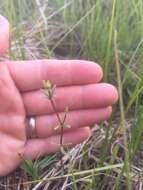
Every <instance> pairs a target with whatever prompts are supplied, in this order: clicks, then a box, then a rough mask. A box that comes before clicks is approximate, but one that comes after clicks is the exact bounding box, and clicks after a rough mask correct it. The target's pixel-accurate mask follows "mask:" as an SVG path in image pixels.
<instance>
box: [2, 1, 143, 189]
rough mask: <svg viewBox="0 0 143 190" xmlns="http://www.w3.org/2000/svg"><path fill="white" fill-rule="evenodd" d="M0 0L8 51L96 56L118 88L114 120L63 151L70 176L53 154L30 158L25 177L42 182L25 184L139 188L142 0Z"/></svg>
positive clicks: (142, 181)
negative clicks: (9, 41) (9, 38)
mask: <svg viewBox="0 0 143 190" xmlns="http://www.w3.org/2000/svg"><path fill="white" fill-rule="evenodd" d="M0 2H1V5H0V10H1V14H3V15H5V16H6V17H7V18H8V20H9V21H10V23H11V31H12V46H11V50H10V54H9V56H8V57H9V58H10V59H36V58H53V57H56V58H73V59H74V58H75V59H77V58H78V59H88V60H93V61H95V62H98V63H100V64H101V66H102V67H103V70H104V81H105V82H107V81H108V82H111V83H112V84H115V85H117V86H118V88H119V95H120V101H119V104H118V105H116V106H115V107H114V112H113V115H112V118H111V119H110V121H109V122H108V123H104V124H101V125H100V126H95V127H93V136H92V137H91V138H90V139H88V140H87V141H86V142H84V143H83V144H81V145H77V146H76V147H75V148H74V149H72V150H70V151H69V153H68V154H67V155H66V156H64V158H63V160H64V165H65V168H66V171H67V173H66V174H65V178H64V179H61V173H60V172H61V170H60V168H59V167H58V166H57V167H56V168H53V167H54V166H55V161H54V163H53V162H51V161H50V164H45V162H42V161H41V160H39V161H36V164H35V162H30V163H29V164H30V166H29V164H28V166H27V165H26V166H25V167H24V170H22V172H23V171H24V173H25V175H26V179H27V180H28V179H29V180H32V178H33V179H34V180H35V178H37V179H40V180H41V182H40V181H37V183H36V184H35V183H34V184H33V185H30V183H29V184H28V185H27V188H29V189H34V190H40V189H41V188H45V189H74V190H76V189H85V190H86V189H87V190H89V189H99V190H100V189H107V190H108V189H113V190H122V189H128V190H129V189H139V190H140V189H142V188H143V170H142V168H143V161H142V155H143V153H142V152H143V151H142V146H143V103H142V98H143V11H142V10H143V1H142V0H124V1H123V0H120V1H117V0H106V1H105V0H86V1H84V0H52V1H50V0H49V3H47V4H46V0H44V1H42V2H43V3H40V5H39V3H37V2H40V1H36V0H31V1H28V0H22V1H21V0H3V1H2V0H1V1H0ZM45 5H47V6H45ZM44 7H45V9H44ZM115 30H116V31H117V38H116V40H115V41H114V31H115ZM116 65H117V72H116ZM44 159H46V158H44ZM48 159H49V157H47V160H48ZM39 163H42V165H41V164H40V166H39ZM47 163H49V162H47ZM56 163H58V161H57V162H56ZM44 164H45V165H44ZM116 164H121V165H122V164H123V165H124V167H119V168H118V167H116ZM35 165H36V166H35ZM57 165H58V164H57ZM114 166H115V168H114V169H113V167H114ZM104 167H105V168H106V169H105V168H104ZM37 168H38V169H37ZM40 168H42V169H40ZM98 169H99V170H98ZM39 171H40V172H39ZM94 171H96V172H94ZM86 172H87V173H86ZM76 174H79V175H76ZM51 175H52V176H51ZM22 177H23V175H21V178H22ZM51 177H52V178H54V181H53V180H51ZM7 178H9V176H8V177H7ZM47 178H48V180H46V179H47ZM59 178H60V179H61V180H58V179H59ZM3 180H5V179H3ZM42 180H43V181H42ZM21 188H22V187H21Z"/></svg>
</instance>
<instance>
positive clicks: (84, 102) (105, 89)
mask: <svg viewBox="0 0 143 190" xmlns="http://www.w3.org/2000/svg"><path fill="white" fill-rule="evenodd" d="M117 99H118V94H117V90H116V88H115V87H114V86H112V85H110V84H106V83H98V84H91V85H84V86H72V87H60V88H57V89H56V90H55V93H54V96H53V101H54V102H55V106H56V109H57V111H58V112H62V111H63V110H64V109H65V107H66V106H68V108H69V110H78V109H90V108H93V109H95V108H101V107H107V106H110V105H112V104H113V103H115V102H116V101H117ZM23 102H24V105H25V109H26V112H27V115H29V116H30V115H41V114H52V113H53V112H54V110H53V107H52V105H51V102H50V101H49V100H48V98H46V96H45V95H44V94H43V93H42V92H41V91H32V92H28V93H24V94H23ZM35 107H36V109H35Z"/></svg>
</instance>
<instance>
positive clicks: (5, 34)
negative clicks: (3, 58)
mask: <svg viewBox="0 0 143 190" xmlns="http://www.w3.org/2000/svg"><path fill="white" fill-rule="evenodd" d="M8 47H9V23H8V21H7V20H6V18H4V17H3V16H1V15H0V55H3V54H4V53H5V52H6V50H7V49H8Z"/></svg>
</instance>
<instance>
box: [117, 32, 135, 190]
mask: <svg viewBox="0 0 143 190" xmlns="http://www.w3.org/2000/svg"><path fill="white" fill-rule="evenodd" d="M114 48H115V63H116V71H117V83H118V92H119V106H120V115H121V126H120V127H121V128H120V129H121V132H123V140H124V147H125V162H124V168H125V171H126V180H127V189H128V190H132V186H131V180H130V165H129V150H128V140H127V131H126V126H125V113H124V103H123V94H122V83H121V72H120V63H119V55H118V46H117V31H116V30H115V32H114Z"/></svg>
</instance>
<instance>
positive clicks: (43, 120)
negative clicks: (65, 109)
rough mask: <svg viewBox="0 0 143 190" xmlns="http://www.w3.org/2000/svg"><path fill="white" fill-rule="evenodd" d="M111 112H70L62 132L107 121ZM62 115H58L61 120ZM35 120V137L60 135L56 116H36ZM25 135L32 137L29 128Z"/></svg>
mask: <svg viewBox="0 0 143 190" xmlns="http://www.w3.org/2000/svg"><path fill="white" fill-rule="evenodd" d="M111 112H112V108H111V107H106V108H99V109H88V110H76V111H70V112H69V113H67V116H66V120H65V124H66V125H67V127H65V128H64V131H69V130H73V129H77V128H80V127H84V126H90V125H93V124H95V123H99V122H101V121H104V120H107V119H108V118H109V117H110V115H111ZM64 115H65V113H59V116H60V118H61V119H62V118H64ZM35 119H36V122H35V124H36V126H35V128H36V129H35V131H36V137H38V138H47V137H49V136H52V135H54V134H59V133H60V131H61V130H60V126H59V121H58V119H57V116H56V114H52V115H43V116H37V117H36V118H35ZM27 133H28V136H32V133H33V130H32V129H31V128H30V127H29V126H28V129H27Z"/></svg>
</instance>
